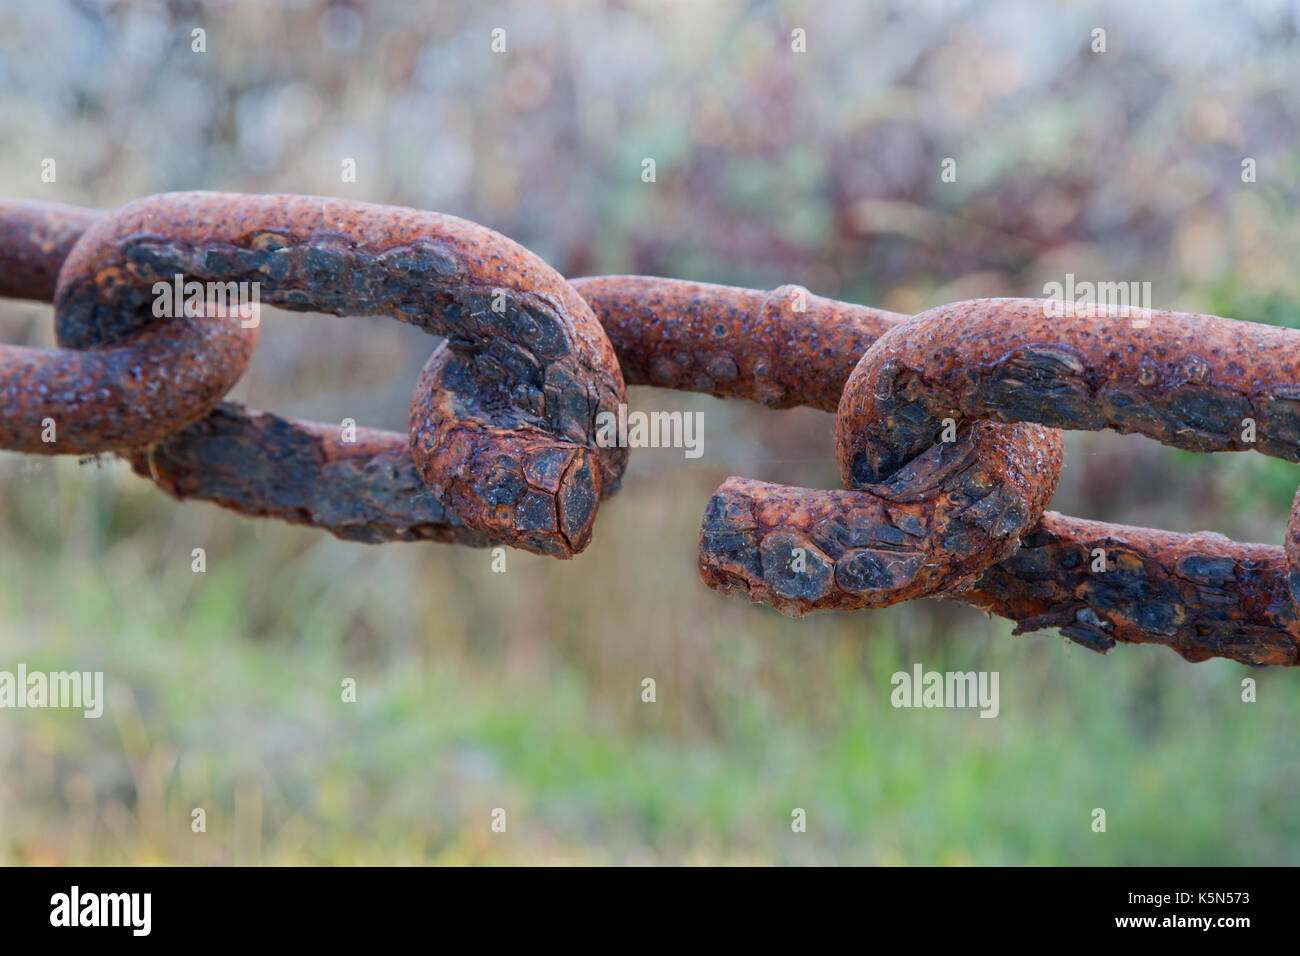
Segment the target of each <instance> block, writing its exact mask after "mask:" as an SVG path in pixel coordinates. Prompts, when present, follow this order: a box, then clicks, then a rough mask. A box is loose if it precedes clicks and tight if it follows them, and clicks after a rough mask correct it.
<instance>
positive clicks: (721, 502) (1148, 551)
mask: <svg viewBox="0 0 1300 956" xmlns="http://www.w3.org/2000/svg"><path fill="white" fill-rule="evenodd" d="M83 234H84V236H83ZM65 260H66V261H65ZM177 272H179V273H183V274H185V275H186V277H187V278H195V279H199V280H205V279H206V280H245V279H246V280H255V281H258V282H260V283H261V284H262V287H263V288H264V289H265V290H266V292H267V294H266V295H264V296H263V301H266V302H269V303H271V304H275V305H279V306H282V307H284V308H289V309H301V310H311V311H321V312H333V313H338V314H385V315H392V316H394V317H396V318H400V319H402V320H403V321H407V322H411V323H412V324H415V325H417V326H419V327H421V328H425V329H427V330H429V331H431V332H437V333H440V334H444V335H446V336H447V342H446V343H445V344H444V345H443V346H441V347H440V348H439V349H438V350H436V351H435V352H434V354H433V356H432V357H431V358H430V360H429V362H428V364H427V365H426V366H425V369H424V372H423V373H422V375H421V378H420V382H419V384H418V385H417V388H416V390H415V395H414V397H413V399H412V403H411V418H410V434H409V437H408V436H405V435H401V434H398V433H393V432H382V431H377V430H371V429H364V428H362V429H358V430H357V431H356V434H355V436H348V437H350V438H353V439H354V440H345V436H344V434H343V432H342V430H341V429H340V428H339V427H337V426H329V425H323V424H319V423H313V422H296V421H290V420H287V419H282V418H279V417H277V416H275V415H272V414H269V413H265V412H256V411H253V410H251V409H246V408H244V407H243V406H240V405H238V404H235V403H231V402H226V403H222V404H219V405H218V404H217V403H218V402H219V401H220V398H221V396H222V395H223V394H224V392H225V390H226V389H227V388H228V387H229V385H230V384H232V383H233V381H234V380H235V379H236V378H237V377H238V375H239V373H240V372H241V371H242V369H243V366H244V363H245V362H246V361H247V357H248V353H249V352H250V351H251V348H252V343H253V341H254V335H253V333H252V331H251V330H246V329H242V328H240V327H238V326H237V325H235V324H234V322H233V320H232V317H227V316H223V315H212V314H206V315H202V316H200V317H197V318H188V317H179V318H176V319H166V320H155V319H154V318H153V317H152V314H151V312H150V310H149V308H148V305H149V290H150V287H151V284H152V282H153V281H156V280H158V279H162V280H167V281H170V280H171V279H172V277H173V275H174V274H175V273H177ZM56 279H57V281H56ZM579 292H580V293H581V295H579V294H578V293H579ZM0 294H2V295H8V296H15V297H24V298H33V299H38V300H48V299H50V298H51V297H53V298H54V300H55V306H56V311H55V318H56V328H57V331H58V335H59V339H60V343H61V344H63V345H66V346H70V347H71V349H58V350H35V349H21V348H16V347H13V346H0V387H2V388H3V396H4V403H5V404H4V407H5V415H4V417H3V420H0V446H5V447H13V448H19V449H22V450H28V451H37V452H44V453H50V452H54V453H69V452H77V453H85V452H90V451H100V450H116V451H119V452H121V453H125V454H127V456H128V457H129V459H130V461H131V464H132V467H133V468H134V469H135V471H136V472H138V473H139V474H141V475H146V476H148V477H150V478H152V479H153V480H155V481H156V482H157V483H158V484H159V485H160V486H162V487H163V488H165V489H167V490H168V491H170V492H172V493H173V494H176V495H178V496H180V497H182V498H202V499H206V500H210V501H214V502H216V503H218V504H221V505H223V506H225V507H229V508H233V509H235V510H238V511H241V512H243V513H245V514H250V515H256V516H274V517H278V518H281V519H284V520H287V521H291V522H298V523H305V524H311V525H314V526H317V527H322V528H326V529H327V530H330V531H331V532H333V533H334V534H336V535H338V536H340V537H343V538H346V539H349V540H354V541H364V542H383V541H394V540H433V541H441V542H447V543H455V544H464V545H471V546H483V545H487V544H493V543H509V544H514V545H517V546H521V547H525V548H528V549H530V550H535V551H539V552H543V553H548V554H555V555H558V556H562V557H566V556H569V555H572V554H574V553H576V552H577V551H579V550H581V549H582V547H583V546H585V544H586V542H587V540H588V539H589V537H590V534H591V525H592V521H593V520H594V514H595V509H596V505H597V503H598V501H599V499H600V498H601V497H602V496H605V495H608V494H609V493H611V492H612V491H613V490H614V489H615V488H616V487H617V484H618V480H619V477H620V476H621V473H622V470H623V467H624V464H625V460H626V450H625V449H617V448H615V449H606V448H600V447H599V446H597V445H596V444H595V442H594V441H593V436H592V431H593V427H594V421H595V417H596V414H597V412H599V411H611V410H613V409H614V408H615V407H616V405H617V404H618V403H619V402H621V401H622V398H623V385H624V381H623V377H624V375H625V376H626V380H627V382H629V383H631V384H647V385H655V386H658V387H664V388H676V389H686V390H691V391H701V392H707V393H710V394H714V395H721V396H735V397H744V398H749V399H752V400H754V401H758V402H761V403H763V404H765V405H768V406H770V407H777V408H783V407H789V406H793V405H809V406H812V407H815V408H821V409H825V410H836V409H837V408H838V413H839V414H838V417H837V428H836V432H837V457H838V459H839V463H840V469H841V474H842V476H843V478H844V481H845V484H846V485H847V486H848V487H849V490H840V491H832V490H814V489H802V488H789V487H785V486H780V485H771V484H767V483H765V482H759V481H752V480H748V479H741V478H730V479H728V480H727V481H726V482H725V483H724V484H723V485H722V486H721V487H720V488H719V489H718V491H717V492H716V493H715V494H714V496H713V498H712V499H711V501H710V503H709V507H708V509H707V511H706V514H705V518H704V522H703V527H702V531H701V559H700V567H701V574H702V576H703V577H704V579H705V581H706V582H707V583H708V584H709V585H710V586H712V587H715V588H719V589H722V590H730V591H738V592H741V593H744V594H746V595H747V596H749V597H750V598H751V599H753V600H757V601H761V602H763V603H766V604H769V605H771V606H773V607H776V608H777V609H779V610H781V611H783V612H784V613H787V614H792V615H798V614H803V613H806V612H808V611H812V610H818V609H825V608H842V609H848V608H863V607H882V606H884V605H886V604H891V603H894V602H895V601H900V600H906V599H908V598H912V597H920V596H923V595H927V594H938V595H941V596H945V597H950V598H954V599H957V600H961V601H965V602H967V603H970V604H972V605H974V606H976V607H980V608H983V609H985V610H987V611H990V612H993V613H997V614H1000V615H1002V616H1005V617H1008V618H1010V619H1012V620H1014V621H1016V622H1017V632H1018V633H1019V632H1024V631H1032V630H1037V629H1040V628H1045V627H1057V628H1059V629H1060V630H1061V631H1062V633H1063V634H1065V635H1066V636H1067V637H1069V638H1070V639H1072V640H1074V641H1076V642H1078V643H1080V644H1083V645H1084V646H1086V647H1090V648H1092V649H1094V650H1097V651H1101V652H1105V651H1107V650H1108V649H1109V648H1111V647H1113V646H1114V645H1115V644H1116V643H1157V644H1162V645H1165V646H1168V647H1171V648H1173V649H1174V650H1176V651H1178V652H1179V653H1180V654H1182V655H1183V657H1185V658H1186V659H1188V660H1193V661H1197V660H1204V659H1207V658H1210V657H1226V658H1231V659H1233V660H1238V661H1241V662H1243V663H1247V664H1255V665H1295V664H1298V663H1300V623H1298V622H1297V611H1296V608H1297V601H1296V597H1295V592H1296V590H1297V589H1300V574H1297V573H1296V572H1295V571H1294V570H1293V569H1294V568H1296V567H1297V566H1300V508H1293V511H1292V515H1291V520H1290V522H1289V523H1288V528H1287V538H1286V548H1285V549H1283V548H1276V547H1270V546H1266V545H1257V544H1240V543H1238V542H1234V541H1230V540H1229V539H1227V538H1224V537H1222V536H1220V535H1215V534H1208V533H1203V534H1197V535H1181V534H1172V533H1168V532H1163V531H1155V530H1151V529H1147V528H1131V527H1126V526H1123V525H1114V524H1106V523H1102V522H1093V521H1083V520H1079V519H1074V518H1069V517H1066V516H1063V515H1058V514H1054V513H1052V512H1046V513H1044V512H1043V510H1042V509H1043V508H1044V507H1045V505H1046V504H1047V501H1048V499H1049V498H1050V496H1051V494H1052V491H1053V489H1054V487H1055V483H1056V478H1057V474H1058V472H1059V468H1060V455H1061V443H1060V434H1059V432H1057V431H1056V430H1055V428H1054V427H1044V426H1055V427H1063V428H1085V429H1097V428H1111V429H1114V430H1117V431H1124V432H1137V433H1141V434H1145V435H1149V436H1150V437H1153V438H1155V439H1157V440H1159V441H1162V442H1165V443H1166V444H1171V445H1175V446H1178V447H1182V448H1189V449H1193V450H1199V451H1209V450H1229V449H1231V450H1244V449H1246V448H1253V449H1255V450H1259V451H1263V452H1265V453H1266V454H1270V455H1275V456H1277V457H1282V458H1287V459H1289V460H1293V461H1294V460H1300V351H1297V348H1296V347H1297V345H1300V333H1296V332H1291V331H1289V330H1282V329H1274V328H1270V327H1267V326H1259V325H1252V324H1250V323H1242V322H1235V321H1233V320H1229V319H1221V318H1217V317H1214V316H1198V315H1185V314H1179V313H1166V312H1147V311H1145V310H1137V309H1134V310H1128V311H1125V312H1122V313H1115V312H1113V311H1111V310H1105V309H1102V310H1100V311H1099V312H1098V313H1096V314H1094V313H1093V312H1088V313H1086V314H1074V313H1073V311H1072V310H1067V311H1066V314H1065V315H1064V316H1061V315H1052V314H1049V313H1048V312H1047V311H1046V310H1045V306H1044V303H1043V302H1042V301H1040V300H1005V299H1004V300H983V301H975V302H966V303H957V304H955V305H952V306H945V307H943V308H941V309H936V310H932V311H931V312H928V313H924V314H922V315H921V316H917V317H913V318H906V317H903V316H899V315H896V314H893V313H889V312H883V311H880V310H876V309H870V308H867V307H864V306H853V305H848V304H846V303H840V302H834V301H833V300H828V299H823V298H820V297H818V296H814V295H811V294H810V293H808V292H807V290H804V289H802V288H800V287H798V286H783V287H781V288H779V289H776V290H773V291H771V292H765V291H759V290H750V289H735V288H730V287H725V286H714V285H706V284H701V283H691V282H681V281H677V280H668V279H653V278H647V277H638V276H611V277H597V278H589V279H580V280H575V281H574V282H573V283H566V282H564V280H562V279H561V278H560V277H559V276H558V275H556V274H555V273H554V272H553V271H552V270H550V269H549V267H547V266H546V265H545V264H544V263H542V262H541V261H540V260H538V259H537V258H536V257H534V256H532V255H531V254H530V253H528V252H527V251H526V250H523V249H522V248H521V247H519V246H517V245H515V244H514V243H512V242H510V241H509V240H507V239H505V238H504V237H502V236H499V235H497V234H496V233H493V232H491V231H490V230H487V229H484V228H483V227H481V226H476V225H474V224H473V223H467V222H464V221H463V220H458V219H454V218H453V217H448V216H440V215H438V214H435V213H423V212H417V211H414V210H408V209H396V208H392V207H381V206H370V205H366V204H362V203H350V202H344V201H341V200H332V199H320V198H314V197H294V196H232V195H223V194H215V193H185V194H169V195H166V196H159V197H153V198H150V199H145V200H140V201H139V202H136V203H131V204H129V205H128V206H126V207H123V209H121V210H118V211H117V212H116V213H112V214H107V215H106V214H102V213H97V212H94V211H91V210H80V209H75V208H73V207H62V206H54V205H52V204H32V203H0ZM584 298H585V299H586V300H587V301H584ZM593 310H594V314H593ZM597 318H598V319H599V322H600V323H602V324H603V326H604V329H605V331H602V328H601V324H598V323H597V321H596V319H597ZM606 331H607V332H608V338H607V337H606V334H605V332H606ZM611 342H612V347H611ZM615 353H617V359H616V358H615ZM619 363H621V364H622V372H620V364H619ZM209 409H211V412H210V414H205V413H207V412H208V411H209ZM47 412H53V417H55V418H56V419H57V420H58V421H59V424H60V428H61V431H60V433H59V434H60V438H59V441H58V442H57V443H56V445H55V446H54V447H49V446H48V445H45V443H41V444H42V446H43V447H35V446H34V445H33V444H32V442H33V438H32V435H33V427H34V422H35V421H37V420H38V419H39V418H40V417H41V416H43V415H44V414H45V413H47ZM945 419H950V420H951V421H949V422H945ZM1247 419H1249V420H1251V421H1252V423H1253V425H1254V431H1253V436H1254V438H1255V441H1254V442H1253V443H1252V442H1250V441H1249V440H1248V439H1247V438H1246V437H1245V436H1246V435H1247V434H1251V432H1250V431H1249V430H1248V429H1246V428H1245V427H1244V426H1245V420H1247ZM950 425H951V426H952V429H954V430H955V431H953V432H952V433H951V434H947V433H948V432H949V426H950ZM941 434H944V435H945V437H946V438H947V439H949V440H942V439H939V436H940V435H941ZM1297 501H1298V502H1300V496H1298V497H1297ZM1099 555H1100V556H1101V557H1102V565H1101V567H1102V568H1103V569H1102V570H1099V569H1098V567H1097V561H1098V556H1099ZM1288 556H1290V559H1288Z"/></svg>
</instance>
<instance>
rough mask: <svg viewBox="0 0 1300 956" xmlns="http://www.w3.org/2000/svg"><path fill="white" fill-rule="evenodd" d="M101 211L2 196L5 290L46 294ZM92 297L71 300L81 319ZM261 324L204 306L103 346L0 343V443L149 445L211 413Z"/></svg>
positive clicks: (44, 451)
mask: <svg viewBox="0 0 1300 956" xmlns="http://www.w3.org/2000/svg"><path fill="white" fill-rule="evenodd" d="M104 220H105V217H104V215H103V214H102V213H98V212H96V211H94V210H90V209H80V208H78V207H75V206H61V205H57V204H53V203H20V202H7V203H0V295H7V296H13V297H18V298H29V299H36V300H41V301H50V300H52V299H53V297H54V293H55V283H56V279H57V277H58V275H59V270H60V268H61V266H62V265H63V263H64V260H65V259H66V258H67V256H68V254H69V253H70V252H71V250H72V248H73V246H74V244H75V243H76V241H77V240H78V239H79V238H80V237H81V235H82V234H83V233H84V232H85V231H87V230H90V229H91V228H92V227H94V226H95V225H96V223H100V222H103V221H104ZM87 306H88V304H87V303H82V302H75V303H66V304H65V305H64V306H62V307H61V311H60V312H58V313H57V321H60V322H63V323H71V324H74V325H75V324H76V323H77V322H78V321H81V320H82V319H83V318H84V317H85V315H86V314H87V311H88V308H87ZM256 343H257V329H255V328H249V329H245V328H243V327H242V324H241V320H240V318H239V317H238V316H235V315H230V314H220V313H218V312H211V311H208V310H206V309H205V310H203V313H202V314H200V315H196V316H187V315H179V316H176V317H174V318H167V319H163V320H158V319H155V318H154V317H153V315H152V313H151V312H150V311H149V310H144V311H143V312H142V313H141V315H140V316H139V321H138V322H137V324H136V325H135V326H134V328H133V330H132V332H131V334H129V335H124V336H122V337H121V339H119V340H118V342H117V343H116V344H113V345H107V346H103V347H99V348H94V349H89V350H81V349H66V348H61V349H37V348H27V347H23V346H16V345H0V402H2V405H0V407H3V408H4V414H3V415H0V448H5V449H9V450H11V451H23V452H27V453H29V454H38V455H85V454H95V453H99V452H108V451H124V450H126V449H129V448H133V447H138V446H140V445H148V444H151V443H153V442H155V441H158V440H159V439H161V438H163V437H165V436H166V435H168V434H170V433H172V432H174V431H176V430H177V429H179V428H184V427H185V426H186V425H189V424H190V423H191V422H194V421H196V420H198V419H199V418H201V417H202V416H204V415H206V414H207V413H208V412H209V411H210V410H211V409H212V408H213V407H214V406H215V405H216V404H217V403H218V402H220V401H221V399H222V397H223V396H224V395H225V394H226V392H228V391H229V390H230V388H231V386H233V385H234V384H235V382H236V381H238V379H239V376H240V375H242V374H243V372H244V368H245V367H246V366H247V365H248V360H249V358H250V357H251V356H252V352H253V348H254V346H255V345H256Z"/></svg>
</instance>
